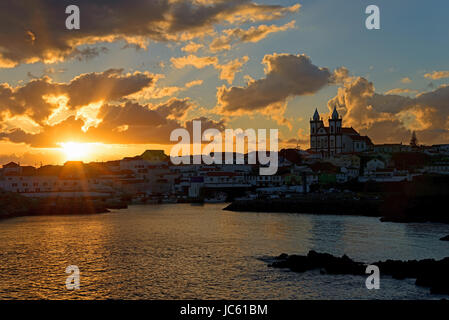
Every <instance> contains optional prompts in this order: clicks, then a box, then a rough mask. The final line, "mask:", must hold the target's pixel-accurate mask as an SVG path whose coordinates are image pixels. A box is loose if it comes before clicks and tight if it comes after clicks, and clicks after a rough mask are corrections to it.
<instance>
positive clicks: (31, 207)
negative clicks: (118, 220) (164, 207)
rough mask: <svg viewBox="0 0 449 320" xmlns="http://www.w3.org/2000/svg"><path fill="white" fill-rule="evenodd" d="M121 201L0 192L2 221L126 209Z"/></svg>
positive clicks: (125, 204) (125, 205) (0, 215)
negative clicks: (36, 196)
mask: <svg viewBox="0 0 449 320" xmlns="http://www.w3.org/2000/svg"><path fill="white" fill-rule="evenodd" d="M126 207H127V203H126V202H124V201H121V200H106V201H104V200H99V199H91V198H62V197H57V198H42V199H38V198H28V197H24V196H21V195H20V194H17V193H12V192H0V219H5V218H14V217H21V216H41V215H89V214H97V213H107V212H109V209H122V208H126Z"/></svg>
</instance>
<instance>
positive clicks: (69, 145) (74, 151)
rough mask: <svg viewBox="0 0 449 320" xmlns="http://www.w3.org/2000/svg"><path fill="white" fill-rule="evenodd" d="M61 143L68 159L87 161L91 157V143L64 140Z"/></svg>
mask: <svg viewBox="0 0 449 320" xmlns="http://www.w3.org/2000/svg"><path fill="white" fill-rule="evenodd" d="M60 145H61V147H62V151H63V152H64V154H65V156H66V160H67V161H85V160H87V158H88V157H89V154H90V149H91V146H90V144H89V143H78V142H62V143H60Z"/></svg>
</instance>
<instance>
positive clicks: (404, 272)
mask: <svg viewBox="0 0 449 320" xmlns="http://www.w3.org/2000/svg"><path fill="white" fill-rule="evenodd" d="M368 265H376V266H378V267H379V269H380V271H381V274H382V275H389V276H392V277H393V278H394V279H400V280H403V279H406V278H412V279H416V282H415V283H416V285H418V286H422V287H428V288H430V292H431V293H433V294H449V274H448V273H447V270H449V257H447V258H444V259H442V260H434V259H425V260H418V261H417V260H408V261H400V260H387V261H378V262H374V263H370V264H367V263H363V262H356V261H354V260H352V259H351V258H349V257H348V256H346V255H343V256H342V257H335V256H333V255H331V254H328V253H317V252H315V251H313V250H311V251H309V253H308V254H307V255H306V256H302V255H287V254H285V253H283V254H281V255H280V256H278V257H276V258H274V262H272V263H271V264H270V265H269V266H270V267H273V268H287V269H290V270H291V271H294V272H301V273H302V272H306V271H309V270H314V269H320V270H321V272H322V273H325V274H334V275H335V274H343V275H347V274H349V275H360V276H366V267H367V266H368Z"/></svg>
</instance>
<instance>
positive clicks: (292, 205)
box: [224, 194, 449, 223]
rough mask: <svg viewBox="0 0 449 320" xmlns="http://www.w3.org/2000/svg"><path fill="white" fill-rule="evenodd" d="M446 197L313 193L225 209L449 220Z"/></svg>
mask: <svg viewBox="0 0 449 320" xmlns="http://www.w3.org/2000/svg"><path fill="white" fill-rule="evenodd" d="M443 208H445V198H444V197H441V196H422V197H406V196H403V195H389V196H383V197H377V198H373V197H349V196H348V195H338V194H337V195H327V194H311V195H304V196H300V197H297V198H294V199H257V200H237V201H234V202H232V203H231V204H230V205H229V206H227V207H226V208H225V209H224V210H228V211H239V212H245V211H246V212H279V213H281V212H282V213H306V214H332V215H356V216H368V217H380V218H381V221H384V222H441V223H449V214H447V212H446V210H443Z"/></svg>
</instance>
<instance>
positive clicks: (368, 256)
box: [0, 204, 449, 299]
mask: <svg viewBox="0 0 449 320" xmlns="http://www.w3.org/2000/svg"><path fill="white" fill-rule="evenodd" d="M223 207H224V205H204V206H195V205H189V204H175V205H160V206H131V207H130V208H129V209H127V210H118V211H114V212H111V213H108V214H100V215H93V216H63V217H22V218H15V219H9V220H3V221H0V299H11V298H13V299H16V298H17V299H66V298H73V299H430V298H442V297H445V298H448V296H435V295H430V294H429V290H428V289H426V288H420V287H416V286H415V285H414V280H412V279H409V280H404V281H400V280H394V279H391V278H389V277H382V278H381V289H380V290H375V291H369V290H367V289H366V287H365V278H364V277H356V276H346V275H345V276H331V275H320V273H319V271H316V272H315V271H312V272H306V273H302V274H296V273H293V272H289V271H286V270H279V269H271V268H268V267H267V263H266V262H264V261H263V260H264V259H266V258H267V257H272V256H276V255H279V254H280V253H282V252H286V253H289V254H292V253H298V254H306V253H307V252H308V251H309V250H311V249H313V250H316V251H320V252H328V253H332V254H336V255H342V254H344V253H346V254H347V255H349V257H351V258H353V259H356V260H360V261H364V262H373V261H377V260H381V259H388V258H392V259H424V258H438V259H440V258H443V257H446V256H449V242H444V241H440V240H439V238H441V237H442V236H445V235H447V234H449V226H448V225H443V224H433V223H428V224H394V223H381V222H379V221H378V219H377V218H367V217H339V216H317V215H299V214H278V213H236V212H227V211H222V210H221V209H222V208H223ZM69 265H76V266H78V267H79V269H80V272H81V288H80V290H78V291H68V290H67V289H66V287H65V280H66V277H67V274H66V273H65V269H66V267H67V266H69Z"/></svg>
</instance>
